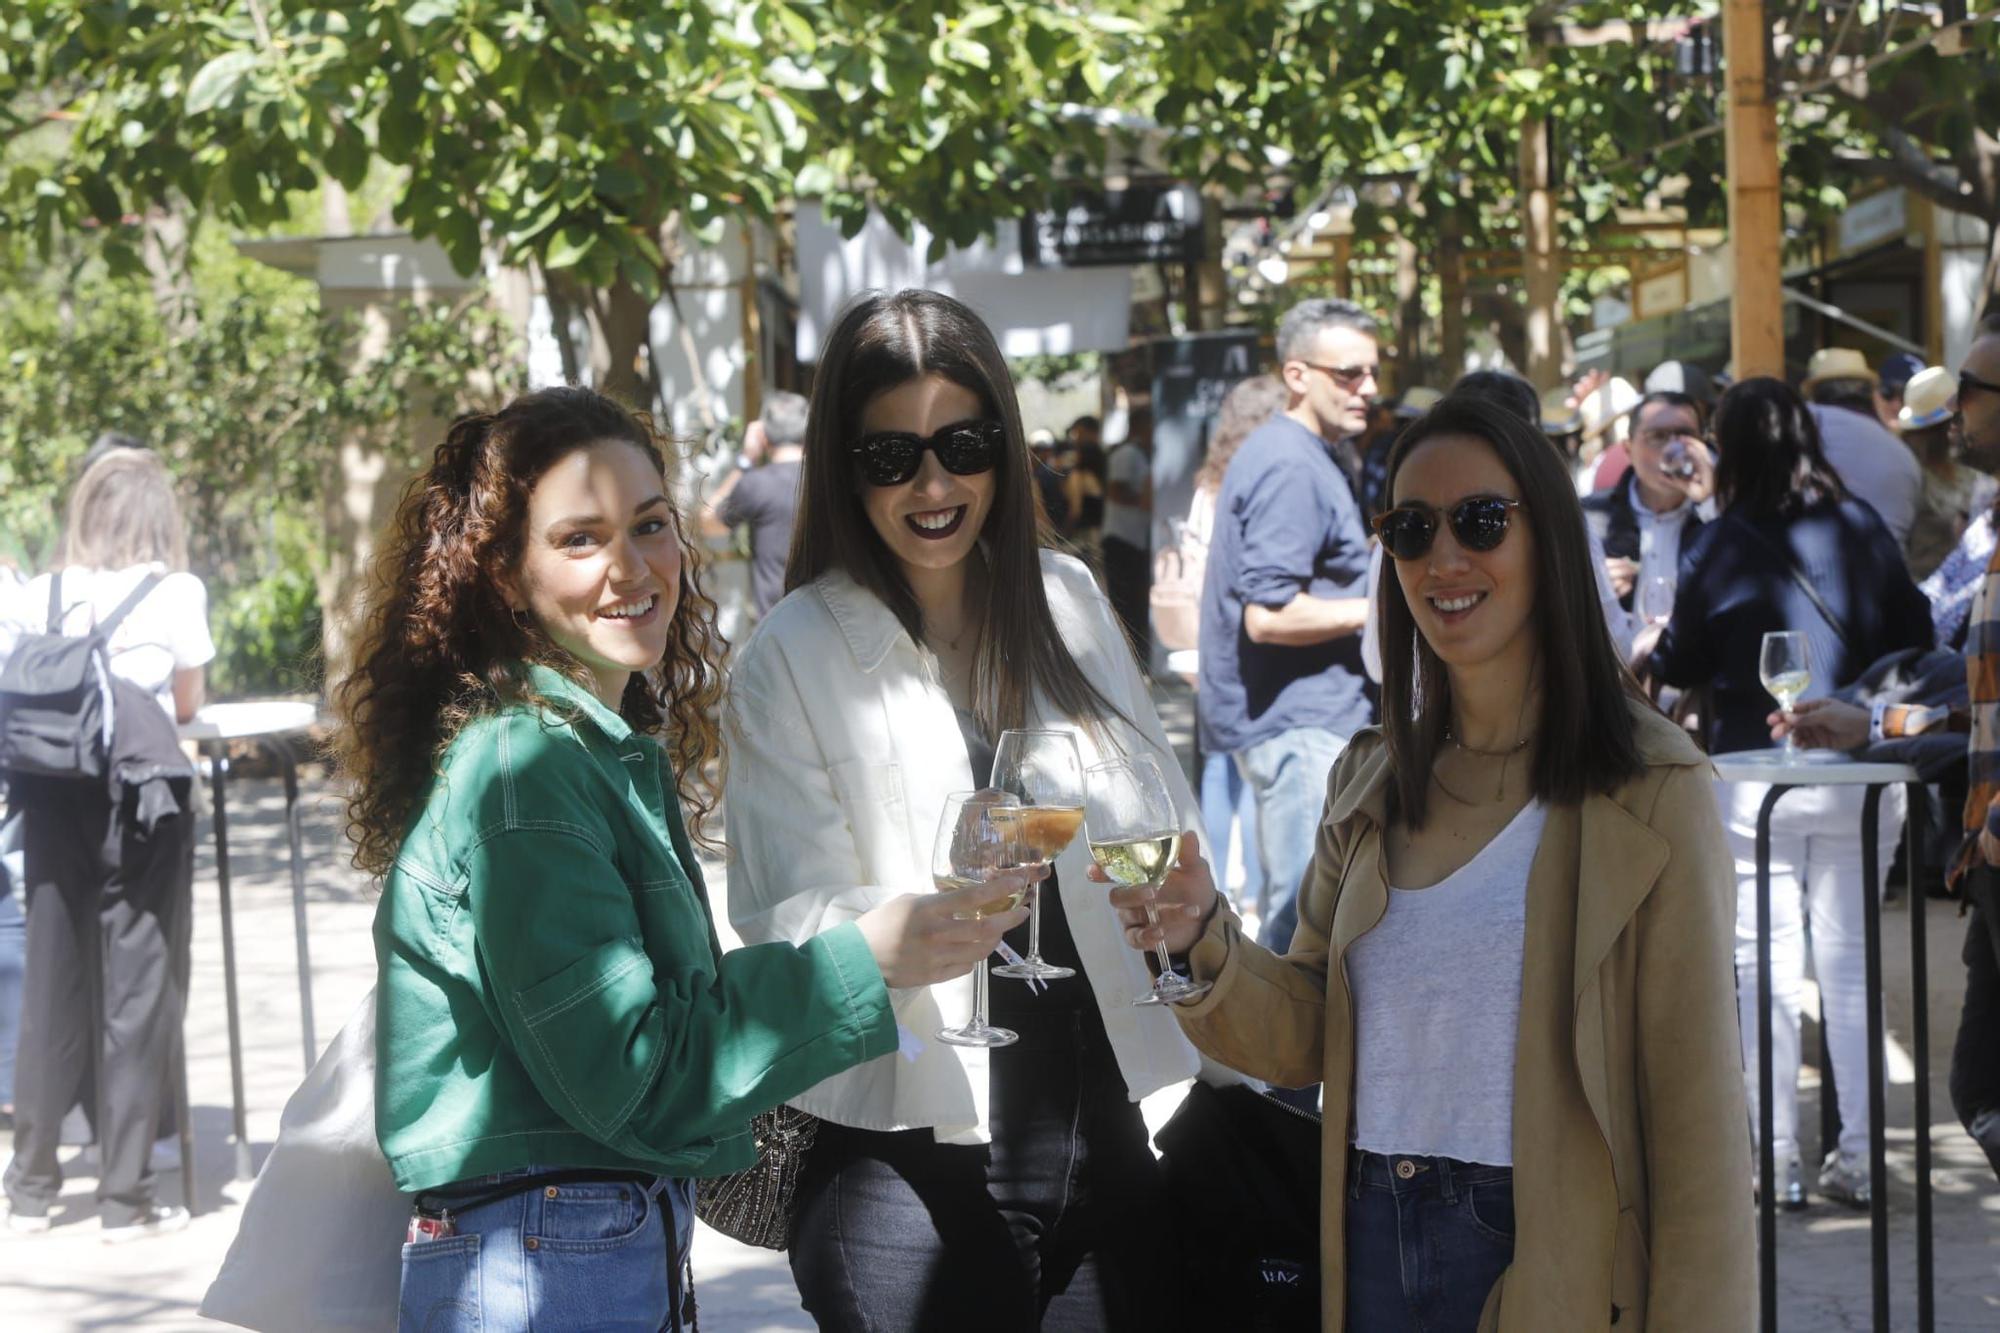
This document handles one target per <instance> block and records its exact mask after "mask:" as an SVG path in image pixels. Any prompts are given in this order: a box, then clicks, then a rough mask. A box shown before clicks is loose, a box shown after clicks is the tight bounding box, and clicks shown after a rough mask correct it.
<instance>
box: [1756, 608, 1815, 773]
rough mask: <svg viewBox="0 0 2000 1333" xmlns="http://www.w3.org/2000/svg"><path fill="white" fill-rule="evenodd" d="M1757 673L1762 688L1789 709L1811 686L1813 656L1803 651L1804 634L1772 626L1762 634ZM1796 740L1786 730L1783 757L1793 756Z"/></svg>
mask: <svg viewBox="0 0 2000 1333" xmlns="http://www.w3.org/2000/svg"><path fill="white" fill-rule="evenodd" d="M1757 674H1758V676H1759V677H1760V678H1761V679H1762V680H1763V682H1764V688H1765V689H1767V690H1769V691H1770V692H1771V697H1772V698H1773V699H1776V700H1777V701H1778V707H1780V708H1782V709H1784V710H1785V712H1787V713H1790V712H1791V711H1792V709H1793V707H1795V706H1796V705H1797V704H1798V702H1799V696H1800V695H1802V694H1804V693H1805V692H1806V691H1807V690H1808V689H1810V688H1811V687H1812V659H1811V657H1810V656H1809V655H1808V654H1807V652H1806V636H1805V635H1803V634H1801V633H1799V632H1798V631H1797V630H1772V631H1771V632H1770V633H1768V634H1766V635H1765V636H1764V649H1763V653H1762V654H1761V655H1760V656H1759V657H1758V659H1757ZM1798 752H1799V745H1798V741H1797V740H1796V739H1795V737H1794V734H1793V733H1792V732H1789V731H1787V732H1786V733H1785V757H1786V758H1787V759H1790V758H1793V757H1795V756H1796V755H1797V754H1798Z"/></svg>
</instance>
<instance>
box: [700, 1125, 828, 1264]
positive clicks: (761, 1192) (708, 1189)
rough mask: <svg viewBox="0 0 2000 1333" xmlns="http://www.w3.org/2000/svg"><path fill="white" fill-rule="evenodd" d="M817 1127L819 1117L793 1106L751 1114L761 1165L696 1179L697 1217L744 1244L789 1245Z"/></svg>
mask: <svg viewBox="0 0 2000 1333" xmlns="http://www.w3.org/2000/svg"><path fill="white" fill-rule="evenodd" d="M818 1132H819V1117H818V1116H815V1115H810V1114H808V1113H807V1112H805V1111H801V1110H798V1109H796V1108H794V1107H790V1106H780V1107H778V1108H777V1109H776V1110H774V1111H766V1112H764V1113H763V1114H762V1115H758V1116H753V1117H751V1120H750V1137H751V1139H752V1140H753V1141H754V1142H755V1143H756V1145H757V1164H756V1165H755V1166H753V1167H750V1168H749V1169H748V1170H745V1171H738V1172H736V1173H735V1174H734V1175H729V1176H714V1177H711V1178H709V1179H704V1180H697V1181H696V1182H695V1196H694V1214H695V1216H696V1217H699V1218H700V1219H701V1220H702V1221H704V1222H706V1223H708V1225H709V1226H711V1227H713V1228H714V1229H715V1230H717V1231H720V1232H721V1233H722V1234H723V1235H725V1236H728V1237H729V1238H730V1239H732V1240H738V1241H741V1242H743V1243H744V1244H745V1245H758V1246H762V1247H763V1248H764V1249H767V1250H782V1249H785V1248H786V1247H787V1246H788V1245H790V1244H791V1239H792V1208H793V1200H794V1197H795V1196H796V1195H797V1193H798V1188H799V1172H800V1170H801V1169H802V1168H803V1167H804V1166H805V1160H806V1149H808V1148H810V1147H812V1142H813V1136H814V1135H815V1134H817V1133H818Z"/></svg>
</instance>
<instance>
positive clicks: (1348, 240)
mask: <svg viewBox="0 0 2000 1333" xmlns="http://www.w3.org/2000/svg"><path fill="white" fill-rule="evenodd" d="M1353 266H1354V237H1353V236H1352V235H1351V234H1350V233H1348V232H1341V233H1340V234H1339V235H1338V236H1335V237H1334V238H1333V294H1334V295H1335V296H1338V297H1339V298H1340V299H1341V300H1343V301H1352V300H1353V299H1354V267H1353Z"/></svg>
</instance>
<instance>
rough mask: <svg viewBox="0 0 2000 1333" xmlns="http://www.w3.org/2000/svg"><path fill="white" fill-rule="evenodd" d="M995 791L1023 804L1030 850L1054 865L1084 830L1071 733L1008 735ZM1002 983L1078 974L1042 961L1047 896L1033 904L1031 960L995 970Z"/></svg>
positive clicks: (997, 754)
mask: <svg viewBox="0 0 2000 1333" xmlns="http://www.w3.org/2000/svg"><path fill="white" fill-rule="evenodd" d="M990 785H991V786H992V787H993V788H994V789H995V790H996V791H1004V792H1007V793H1008V794H1009V795H1012V796H1015V797H1017V798H1019V800H1020V802H1021V807H1022V809H1021V815H1020V819H1021V827H1022V831H1023V833H1024V835H1025V836H1026V838H1027V841H1028V847H1029V850H1030V851H1032V852H1033V853H1034V855H1035V856H1036V858H1037V859H1038V860H1040V861H1041V862H1043V863H1048V862H1052V861H1054V860H1055V859H1056V857H1058V856H1060V855H1061V854H1062V850H1063V848H1065V847H1067V846H1069V845H1070V843H1071V842H1072V841H1073V840H1074V839H1075V838H1076V834H1077V830H1078V829H1081V828H1082V827H1083V761H1082V760H1080V759H1079V758H1077V752H1076V737H1074V736H1072V735H1070V734H1069V733H1068V732H1067V731H1028V730H1008V731H1003V732H1001V733H1000V744H999V746H998V747H997V748H996V749H995V750H994V752H993V776H992V778H991V779H990ZM993 975H994V976H996V977H1013V978H1016V979H1020V980H1030V981H1060V980H1061V979H1062V978H1064V977H1073V976H1075V975H1076V969H1075V968H1071V967H1063V966H1061V965H1059V964H1056V963H1051V962H1048V961H1047V960H1045V959H1044V958H1043V957H1042V895H1041V892H1040V891H1039V890H1037V891H1036V893H1035V895H1034V897H1032V898H1031V899H1029V901H1028V956H1027V957H1026V958H1023V959H1022V960H1021V961H1020V962H1018V963H1007V964H1004V965H1003V966H1000V967H996V968H994V969H993Z"/></svg>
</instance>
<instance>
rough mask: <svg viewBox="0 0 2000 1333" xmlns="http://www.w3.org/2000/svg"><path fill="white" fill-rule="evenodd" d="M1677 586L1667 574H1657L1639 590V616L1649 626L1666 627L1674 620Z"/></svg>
mask: <svg viewBox="0 0 2000 1333" xmlns="http://www.w3.org/2000/svg"><path fill="white" fill-rule="evenodd" d="M1676 591H1677V585H1676V584H1675V582H1674V580H1673V578H1672V577H1671V576H1670V575H1667V574H1655V575H1653V576H1652V577H1651V578H1649V579H1647V580H1646V583H1645V586H1644V587H1642V588H1640V589H1639V615H1640V618H1641V619H1643V620H1644V621H1645V622H1646V623H1647V624H1648V625H1664V624H1666V623H1667V622H1668V621H1669V620H1672V619H1673V618H1674V594H1675V592H1676Z"/></svg>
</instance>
